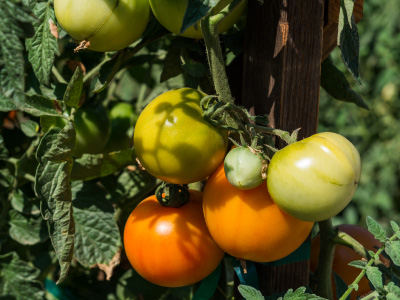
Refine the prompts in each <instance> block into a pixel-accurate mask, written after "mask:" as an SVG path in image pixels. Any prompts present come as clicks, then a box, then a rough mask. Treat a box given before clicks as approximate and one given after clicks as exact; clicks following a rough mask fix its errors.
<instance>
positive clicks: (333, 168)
mask: <svg viewBox="0 0 400 300" xmlns="http://www.w3.org/2000/svg"><path fill="white" fill-rule="evenodd" d="M360 174H361V163H360V155H359V153H358V151H357V149H356V148H355V147H354V146H353V144H351V143H350V142H349V141H348V140H347V139H346V138H344V137H343V136H340V135H338V134H336V133H331V132H324V133H319V134H315V135H313V136H311V137H309V138H306V139H304V140H301V141H298V142H296V143H293V144H291V145H288V146H286V147H285V148H283V149H282V150H280V151H278V152H277V153H276V154H274V156H273V157H272V159H271V163H270V164H269V166H268V175H267V184H268V190H269V192H270V194H271V197H272V199H273V200H274V202H275V203H276V204H277V205H278V206H279V207H280V208H282V209H283V210H284V211H286V212H287V213H289V214H291V215H293V216H295V217H297V218H300V219H303V220H308V221H321V220H325V219H328V218H331V217H333V216H335V215H337V214H338V213H339V212H340V211H342V210H343V208H345V207H346V206H347V204H348V203H349V202H350V200H351V198H352V197H353V195H354V192H355V191H356V188H357V185H358V182H359V180H360Z"/></svg>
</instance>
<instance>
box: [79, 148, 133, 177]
mask: <svg viewBox="0 0 400 300" xmlns="http://www.w3.org/2000/svg"><path fill="white" fill-rule="evenodd" d="M133 164H134V165H136V164H137V163H136V153H135V151H134V150H133V149H124V150H121V151H116V152H112V153H108V154H83V155H82V157H80V158H78V159H76V160H75V161H74V166H73V168H72V173H71V180H92V179H95V178H100V177H105V176H108V175H110V174H113V173H115V172H116V171H120V170H121V169H122V168H124V167H126V166H128V165H133Z"/></svg>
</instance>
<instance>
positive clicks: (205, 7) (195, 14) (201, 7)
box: [180, 0, 219, 33]
mask: <svg viewBox="0 0 400 300" xmlns="http://www.w3.org/2000/svg"><path fill="white" fill-rule="evenodd" d="M218 2H219V0H188V5H187V7H186V11H185V15H184V17H183V21H182V27H181V30H180V33H183V32H185V30H186V29H188V28H189V27H190V26H192V25H194V24H196V23H197V22H198V21H200V20H201V19H202V18H204V17H205V16H207V15H208V14H209V13H211V10H212V9H213V8H214V7H215V6H216V5H217V4H218Z"/></svg>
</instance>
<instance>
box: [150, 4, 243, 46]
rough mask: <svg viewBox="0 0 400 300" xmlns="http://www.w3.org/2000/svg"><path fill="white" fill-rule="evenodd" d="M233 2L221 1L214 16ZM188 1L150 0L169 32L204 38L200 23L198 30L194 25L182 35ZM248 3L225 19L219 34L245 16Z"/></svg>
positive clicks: (156, 15) (153, 9) (155, 13)
mask: <svg viewBox="0 0 400 300" xmlns="http://www.w3.org/2000/svg"><path fill="white" fill-rule="evenodd" d="M231 2H232V0H222V1H220V2H219V3H218V4H217V5H216V7H215V8H214V10H213V14H214V15H215V14H216V13H218V12H220V11H221V10H222V9H223V8H225V7H226V6H227V5H228V4H229V3H231ZM187 5H188V0H150V6H151V9H152V11H153V13H154V15H155V17H156V18H157V20H158V21H159V22H160V23H161V25H163V26H164V27H165V28H167V29H168V30H169V31H171V32H173V33H175V34H177V35H181V36H184V37H188V38H195V39H200V38H203V33H202V32H201V27H200V22H198V23H197V26H196V27H197V28H196V27H195V26H194V25H193V26H191V27H189V28H188V29H186V31H185V32H183V33H182V34H180V30H181V27H182V22H183V17H184V15H185V11H186V7H187ZM246 5H247V2H245V3H243V4H241V5H240V6H239V7H237V8H236V9H235V10H234V11H233V12H232V14H231V15H230V16H229V17H227V18H225V19H224V20H223V21H222V22H221V23H220V25H219V28H218V30H219V33H222V32H225V31H226V30H228V29H229V28H231V27H232V26H233V25H234V24H235V23H236V22H237V21H238V20H239V18H240V16H241V15H242V14H243V12H244V10H245V8H246Z"/></svg>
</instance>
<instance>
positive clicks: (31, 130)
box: [21, 120, 39, 137]
mask: <svg viewBox="0 0 400 300" xmlns="http://www.w3.org/2000/svg"><path fill="white" fill-rule="evenodd" d="M21 130H22V132H23V133H24V134H25V135H26V136H28V137H34V136H36V135H37V133H38V132H39V124H38V123H36V122H35V121H31V120H25V121H22V122H21Z"/></svg>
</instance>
